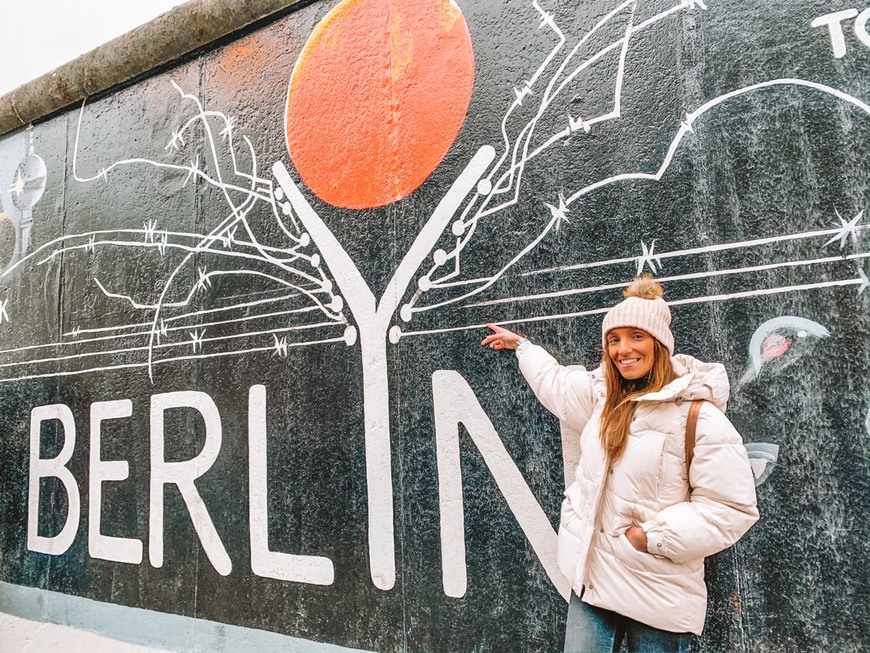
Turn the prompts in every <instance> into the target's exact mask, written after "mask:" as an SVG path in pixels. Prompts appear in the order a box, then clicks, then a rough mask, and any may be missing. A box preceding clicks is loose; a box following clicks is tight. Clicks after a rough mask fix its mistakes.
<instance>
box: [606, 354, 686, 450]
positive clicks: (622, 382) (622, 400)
mask: <svg viewBox="0 0 870 653" xmlns="http://www.w3.org/2000/svg"><path fill="white" fill-rule="evenodd" d="M653 342H654V349H653V353H654V357H653V366H652V369H651V370H650V371H649V373H648V374H647V375H646V376H645V377H643V378H641V379H637V380H635V381H630V380H628V379H625V378H623V377H622V375H621V374H620V373H619V370H618V369H617V368H616V363H614V362H613V360H612V359H611V358H610V355H609V354H608V353H607V351H605V352H604V355H603V356H602V357H601V369H602V371H603V372H604V383H605V385H606V387H607V398H606V399H605V401H604V408H603V409H602V411H601V421H600V426H599V433H600V437H601V446H602V447H603V448H604V453H605V455H606V456H607V464H608V465H613V464H614V463H616V462H617V461H618V460H619V459H620V458H621V457H622V454H623V453H624V452H625V447H626V445H627V444H628V430H629V427H630V426H631V419H632V417H634V411H635V409H636V408H637V402H636V401H634V399H636V398H637V397H640V396H642V395H645V394H647V393H648V392H656V391H658V390H661V389H662V388H663V387H665V386H666V385H667V384H668V383H670V382H671V381H673V380H674V379H675V378H676V374H675V373H674V367H673V365H671V354H670V352H669V351H668V349H667V347H665V346H664V345H663V344H662V343H660V342H659V341H658V340H656V339H655V338H653Z"/></svg>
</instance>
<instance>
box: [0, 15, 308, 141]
mask: <svg viewBox="0 0 870 653" xmlns="http://www.w3.org/2000/svg"><path fill="white" fill-rule="evenodd" d="M310 1H311V0H245V1H244V2H238V0H189V2H186V3H185V4H183V5H179V6H178V7H175V8H173V9H172V10H170V11H167V12H166V13H165V14H162V15H160V16H158V17H157V18H155V19H154V20H152V21H151V22H149V23H147V24H145V25H142V26H141V27H137V28H136V29H134V30H132V31H130V32H128V33H127V34H124V35H123V36H119V37H118V38H116V39H113V40H112V41H109V42H108V43H105V44H104V45H101V46H99V47H97V48H94V49H93V50H91V51H90V52H87V53H85V54H83V55H82V56H80V57H78V58H77V59H75V60H73V61H70V62H69V63H65V64H63V65H62V66H59V67H58V68H56V69H55V70H52V71H51V72H49V73H46V74H45V75H42V76H41V77H39V78H37V79H35V80H33V81H31V82H28V83H26V84H23V85H22V86H20V87H18V88H17V89H15V90H13V91H11V92H9V93H7V94H6V95H4V96H2V97H0V134H5V133H7V132H9V131H11V130H13V129H17V128H18V127H22V126H24V125H27V124H29V123H32V122H35V121H37V120H40V119H41V118H44V117H45V116H48V115H51V114H53V113H55V112H57V111H60V110H61V109H64V108H66V107H68V106H70V105H72V104H75V103H76V102H80V101H81V100H83V99H84V98H86V97H88V96H91V95H95V94H97V93H102V92H103V91H106V90H108V89H110V88H112V87H113V86H117V85H119V84H123V83H125V82H128V81H130V80H131V79H133V78H135V77H138V76H140V75H143V74H145V73H148V72H151V71H153V70H154V69H156V68H160V67H162V66H165V65H166V64H169V63H171V62H173V61H175V60H177V59H180V58H182V57H184V56H185V55H188V54H190V53H191V52H194V51H196V50H198V49H200V48H202V47H203V46H206V45H208V44H210V43H214V42H215V41H217V40H219V39H221V38H223V37H225V36H227V35H229V34H232V33H233V32H237V31H239V30H241V29H244V28H245V27H247V26H249V25H251V24H252V23H255V22H257V21H259V20H262V19H264V18H267V17H269V16H271V15H273V14H276V13H278V12H280V11H282V10H286V9H288V8H292V7H293V6H294V5H302V4H306V3H307V2H310Z"/></svg>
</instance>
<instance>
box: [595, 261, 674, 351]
mask: <svg viewBox="0 0 870 653" xmlns="http://www.w3.org/2000/svg"><path fill="white" fill-rule="evenodd" d="M664 294H665V291H664V290H663V289H662V286H661V284H660V283H659V282H658V281H656V280H655V279H653V278H652V276H651V275H649V274H644V275H641V276H639V277H635V278H634V280H633V281H632V282H631V283H630V284H628V288H626V289H625V292H624V293H623V296H624V297H625V299H624V300H622V301H621V302H619V303H618V304H617V305H616V306H614V307H613V308H611V309H610V310H609V311H607V315H605V316H604V322H603V324H602V325H601V345H602V346H603V347H604V349H605V350H606V349H607V332H608V331H610V330H611V329H618V328H619V327H634V328H636V329H643V330H644V331H646V332H647V333H648V334H650V335H651V336H653V337H654V338H655V339H656V340H658V341H659V342H660V343H662V344H663V345H664V346H665V347H667V349H668V351H669V352H670V354H671V356H673V355H674V334H672V333H671V309H670V308H668V305H667V303H666V302H665V300H664V299H662V296H663V295H664Z"/></svg>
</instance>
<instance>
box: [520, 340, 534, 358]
mask: <svg viewBox="0 0 870 653" xmlns="http://www.w3.org/2000/svg"><path fill="white" fill-rule="evenodd" d="M533 346H534V345H532V341H531V340H529V339H528V338H521V339H520V341H519V343H518V344H517V354H518V355H519V354H522V353H524V352H525V351H527V350H528V349H530V348H531V347H533Z"/></svg>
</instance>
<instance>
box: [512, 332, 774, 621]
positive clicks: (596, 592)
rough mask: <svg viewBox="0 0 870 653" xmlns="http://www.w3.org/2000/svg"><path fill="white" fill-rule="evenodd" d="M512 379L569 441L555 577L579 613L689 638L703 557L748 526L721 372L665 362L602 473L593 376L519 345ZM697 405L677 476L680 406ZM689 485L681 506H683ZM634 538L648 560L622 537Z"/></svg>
mask: <svg viewBox="0 0 870 653" xmlns="http://www.w3.org/2000/svg"><path fill="white" fill-rule="evenodd" d="M517 357H518V360H519V364H520V370H521V371H522V373H523V376H524V377H525V378H526V381H528V383H529V385H530V386H531V387H532V390H533V391H534V392H535V395H536V396H537V397H538V399H539V400H540V402H541V403H542V404H543V405H544V406H545V407H546V408H547V409H548V410H550V411H551V412H552V413H553V414H555V415H556V416H557V417H558V418H559V419H560V420H562V421H563V422H566V423H567V425H568V426H569V427H570V428H573V429H575V430H577V431H579V432H581V435H580V465H579V466H578V468H577V472H576V474H575V480H574V482H573V483H572V484H571V486H570V487H569V488H568V489H567V490H566V491H565V501H564V503H563V504H562V517H561V525H560V528H559V554H558V557H559V568H560V569H561V571H562V573H563V574H565V576H566V577H568V578H569V579H570V580H571V583H572V586H573V588H574V591H575V592H577V594H578V595H579V594H580V593H581V590H582V589H583V587H584V586H585V588H586V589H585V593H584V594H583V601H585V602H586V603H589V604H590V605H595V606H598V607H601V608H604V609H607V610H612V611H614V612H617V613H619V614H622V615H624V616H627V617H630V618H632V619H635V620H637V621H640V622H642V623H645V624H648V625H650V626H653V627H655V628H660V629H662V630H668V631H672V632H693V633H696V634H699V635H700V633H701V630H702V629H703V627H704V617H705V615H706V610H707V588H706V586H705V584H704V557H705V556H708V555H711V554H713V553H716V552H717V551H721V550H722V549H725V548H727V547H729V546H731V545H732V544H734V542H736V541H737V540H738V539H739V538H740V537H741V536H742V535H743V534H744V533H745V532H746V531H747V530H748V529H749V527H750V526H752V524H753V523H755V521H756V520H757V519H758V510H757V508H756V501H755V483H754V481H753V477H752V470H751V469H750V467H749V460H748V458H747V455H746V449H745V448H744V446H743V440H742V439H741V437H740V434H739V433H737V431H736V430H735V429H734V427H733V426H732V425H731V422H729V421H728V418H726V417H725V415H724V414H723V411H724V410H725V405H726V403H727V401H728V393H729V384H728V377H727V375H726V373H725V368H724V367H723V366H722V365H719V364H717V363H702V362H700V361H698V360H695V359H694V358H691V357H690V356H682V355H677V356H675V357H673V358H672V359H671V360H672V362H673V366H674V370H675V372H676V374H677V377H678V378H677V379H676V380H674V381H673V382H671V383H669V384H668V385H667V386H665V387H664V388H663V389H662V390H660V391H659V392H655V393H649V394H646V395H644V396H642V397H640V398H638V399H637V402H638V406H637V409H636V412H635V416H634V421H633V422H632V424H631V428H630V431H629V438H628V444H627V446H626V448H625V452H624V454H623V455H622V457H621V458H620V459H619V461H618V462H617V463H616V464H615V465H613V467H612V468H611V469H608V468H607V467H606V462H605V456H604V450H603V449H602V447H601V441H600V439H599V434H598V423H599V418H600V416H601V410H602V408H603V406H604V397H605V384H604V377H603V375H602V372H601V369H600V368H599V369H596V370H593V371H591V372H589V371H587V370H586V369H585V368H583V367H580V366H571V367H564V366H562V365H559V363H558V362H557V361H556V359H554V358H553V357H552V356H551V355H550V354H548V353H547V352H546V351H545V350H544V349H543V348H541V347H538V346H536V345H533V344H531V343H530V342H529V341H527V340H526V341H523V342H522V343H521V345H520V346H519V348H518V349H517ZM694 399H704V400H705V403H704V404H703V405H702V407H701V412H700V415H699V417H698V426H697V434H696V443H695V450H694V458H693V460H692V466H691V470H690V472H689V477H690V478H689V479H687V474H686V461H685V437H686V419H687V417H688V412H689V407H690V406H691V403H690V401H691V400H694ZM689 480H691V487H692V491H691V495H690V494H689ZM632 525H639V526H641V527H643V529H644V531H646V534H647V539H648V541H649V549H648V552H642V551H638V550H637V549H635V548H634V547H633V546H632V545H631V543H630V542H629V541H628V539H627V538H626V536H625V532H626V531H627V530H628V528H629V527H630V526H632Z"/></svg>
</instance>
